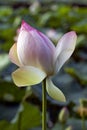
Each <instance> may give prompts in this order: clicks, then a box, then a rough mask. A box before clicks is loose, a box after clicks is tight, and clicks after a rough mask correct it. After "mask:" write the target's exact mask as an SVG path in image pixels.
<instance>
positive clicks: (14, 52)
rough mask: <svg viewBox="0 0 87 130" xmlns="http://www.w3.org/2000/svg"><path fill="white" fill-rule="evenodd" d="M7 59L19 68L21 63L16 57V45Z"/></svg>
mask: <svg viewBox="0 0 87 130" xmlns="http://www.w3.org/2000/svg"><path fill="white" fill-rule="evenodd" d="M9 58H10V60H11V61H12V62H13V63H15V64H16V65H18V66H21V63H20V61H19V59H18V56H17V44H16V43H15V44H14V45H13V46H12V47H11V49H10V52H9Z"/></svg>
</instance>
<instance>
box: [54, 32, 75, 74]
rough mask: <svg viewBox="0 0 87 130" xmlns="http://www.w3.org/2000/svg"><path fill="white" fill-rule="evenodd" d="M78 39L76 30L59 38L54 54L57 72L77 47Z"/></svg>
mask: <svg viewBox="0 0 87 130" xmlns="http://www.w3.org/2000/svg"><path fill="white" fill-rule="evenodd" d="M76 40H77V35H76V33H75V32H74V31H71V32H68V33H66V34H65V35H64V36H63V37H62V38H61V39H60V40H59V42H58V44H57V47H56V51H55V55H54V58H55V59H54V64H55V72H58V71H59V69H60V68H61V67H62V65H63V64H64V63H65V62H66V60H68V59H69V57H70V56H71V55H72V53H73V51H74V49H75V45H76Z"/></svg>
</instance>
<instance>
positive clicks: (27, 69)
mask: <svg viewBox="0 0 87 130" xmlns="http://www.w3.org/2000/svg"><path fill="white" fill-rule="evenodd" d="M45 77H46V73H45V72H43V71H42V70H40V69H38V68H35V67H33V66H24V67H21V68H19V69H17V70H16V71H15V72H13V73H12V78H13V81H14V83H15V84H16V85H17V86H19V87H22V86H28V85H35V84H38V83H40V82H41V81H42V80H43V79H44V78H45Z"/></svg>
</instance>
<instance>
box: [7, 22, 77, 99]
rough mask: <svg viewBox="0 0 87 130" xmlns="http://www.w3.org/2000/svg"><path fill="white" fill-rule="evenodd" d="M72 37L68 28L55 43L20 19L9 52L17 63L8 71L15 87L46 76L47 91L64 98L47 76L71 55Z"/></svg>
mask: <svg viewBox="0 0 87 130" xmlns="http://www.w3.org/2000/svg"><path fill="white" fill-rule="evenodd" d="M76 39H77V35H76V33H75V32H74V31H71V32H68V33H66V34H65V35H63V36H62V38H61V39H60V40H59V42H58V44H57V46H56V47H55V46H54V44H53V43H52V42H51V41H50V40H49V39H48V37H47V36H45V35H44V34H43V33H41V32H40V31H38V30H36V29H35V28H33V27H31V26H30V25H28V24H27V23H26V22H25V21H23V22H22V25H21V28H20V31H19V34H18V38H17V43H15V44H14V45H13V46H12V48H11V49H10V52H9V57H10V60H11V61H12V62H13V63H15V64H16V65H17V66H19V68H18V69H17V70H16V71H15V72H13V73H12V78H13V81H14V83H15V84H16V85H17V86H19V87H20V86H21V87H22V86H29V85H35V84H38V83H40V82H42V81H43V80H44V79H45V78H46V90H47V92H48V94H49V95H50V96H51V97H52V98H54V99H56V100H59V101H65V96H64V94H63V93H62V92H61V90H60V89H58V87H56V86H55V85H54V84H53V83H52V80H51V78H52V76H54V75H55V74H56V73H57V72H58V71H59V70H60V68H61V67H62V65H63V64H64V63H65V62H66V61H67V60H68V59H69V57H70V56H71V55H72V53H73V51H74V49H75V45H76Z"/></svg>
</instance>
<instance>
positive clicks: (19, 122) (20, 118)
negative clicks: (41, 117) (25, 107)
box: [18, 112, 22, 130]
mask: <svg viewBox="0 0 87 130" xmlns="http://www.w3.org/2000/svg"><path fill="white" fill-rule="evenodd" d="M21 120H22V112H20V114H19V119H18V130H21Z"/></svg>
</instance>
